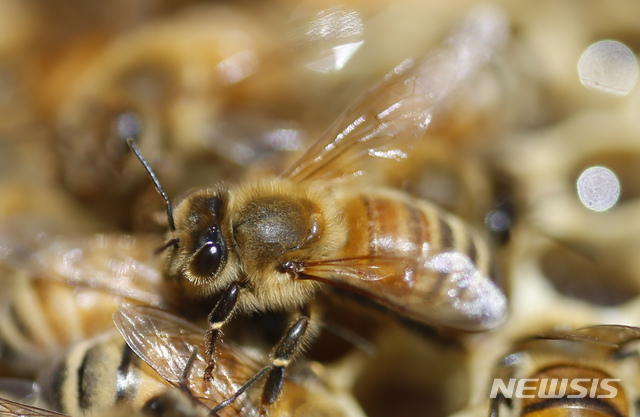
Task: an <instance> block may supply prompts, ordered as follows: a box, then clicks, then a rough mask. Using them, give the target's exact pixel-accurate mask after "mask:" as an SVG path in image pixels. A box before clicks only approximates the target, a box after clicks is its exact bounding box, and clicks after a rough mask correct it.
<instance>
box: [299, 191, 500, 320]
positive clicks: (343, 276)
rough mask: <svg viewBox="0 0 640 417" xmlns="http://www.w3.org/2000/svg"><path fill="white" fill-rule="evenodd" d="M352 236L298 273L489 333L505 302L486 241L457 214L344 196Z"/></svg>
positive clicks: (402, 310) (395, 198)
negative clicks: (327, 256) (493, 278)
mask: <svg viewBox="0 0 640 417" xmlns="http://www.w3.org/2000/svg"><path fill="white" fill-rule="evenodd" d="M338 198H339V200H340V201H341V202H342V206H343V208H344V216H345V218H346V224H347V225H348V229H349V230H348V239H347V242H346V244H345V246H344V247H343V248H342V250H341V251H340V253H339V254H336V257H335V259H326V260H321V261H318V262H306V263H305V264H304V266H303V267H302V268H300V270H299V274H301V275H303V276H306V277H310V278H311V279H316V280H318V281H322V282H326V283H329V284H332V285H335V286H338V287H342V288H345V289H348V290H351V291H354V292H356V293H360V294H362V295H364V296H365V297H367V298H369V299H372V300H373V301H376V302H378V303H380V304H382V305H385V306H387V307H389V308H390V309H391V310H394V311H396V312H397V313H399V314H401V315H403V316H406V317H409V318H412V319H414V320H417V321H419V322H423V323H426V324H431V325H436V326H440V327H449V328H453V329H457V330H470V331H478V330H486V329H490V328H493V327H496V326H498V325H500V324H502V322H504V320H505V318H506V310H507V301H506V297H505V296H504V294H503V293H502V292H501V290H500V289H499V288H498V287H497V286H496V285H495V284H494V283H493V282H492V281H491V279H490V276H489V267H490V256H489V249H488V247H487V244H486V243H485V242H484V241H483V240H482V239H481V238H480V236H479V235H478V234H477V233H476V232H475V231H473V230H472V229H471V228H470V227H468V226H467V225H466V224H465V223H464V222H463V221H462V220H460V219H458V218H457V217H455V216H453V215H450V214H447V213H444V212H443V211H441V210H440V209H438V208H437V207H436V206H434V205H432V204H430V203H428V202H426V201H423V200H418V199H415V198H411V197H410V196H408V195H406V194H403V193H400V192H394V191H390V190H382V191H377V190H376V191H372V192H352V193H350V194H349V193H345V194H342V195H341V196H338Z"/></svg>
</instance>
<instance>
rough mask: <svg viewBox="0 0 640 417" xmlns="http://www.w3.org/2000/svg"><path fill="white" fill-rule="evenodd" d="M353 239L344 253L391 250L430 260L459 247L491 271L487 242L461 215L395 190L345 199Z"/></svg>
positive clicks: (394, 253) (392, 253)
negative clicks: (447, 211)
mask: <svg viewBox="0 0 640 417" xmlns="http://www.w3.org/2000/svg"><path fill="white" fill-rule="evenodd" d="M345 206H346V209H345V213H346V217H347V221H348V226H349V240H348V242H347V245H346V246H345V248H344V249H343V256H344V257H372V256H380V255H389V256H394V257H406V258H408V259H425V260H426V259H428V258H429V257H430V256H433V255H434V254H438V253H442V252H446V251H455V252H458V253H461V254H464V255H465V256H467V257H468V258H469V259H470V260H471V261H472V262H473V264H474V265H475V266H476V268H477V269H478V270H480V271H481V272H483V273H485V274H486V273H487V272H488V270H489V264H490V259H489V258H490V257H489V250H488V247H487V245H486V243H485V242H484V241H483V240H482V239H481V238H480V236H479V235H478V233H477V232H476V231H474V230H473V229H472V228H471V227H469V226H467V225H466V224H465V223H464V221H462V220H461V219H459V218H457V217H455V216H453V215H450V214H447V213H445V212H443V211H442V210H440V209H439V208H438V207H437V206H435V205H433V204H430V203H428V202H426V201H424V200H417V199H414V198H411V197H409V196H406V195H404V194H402V193H397V192H393V191H387V192H375V193H360V194H357V195H352V196H350V197H349V198H347V199H346V201H345Z"/></svg>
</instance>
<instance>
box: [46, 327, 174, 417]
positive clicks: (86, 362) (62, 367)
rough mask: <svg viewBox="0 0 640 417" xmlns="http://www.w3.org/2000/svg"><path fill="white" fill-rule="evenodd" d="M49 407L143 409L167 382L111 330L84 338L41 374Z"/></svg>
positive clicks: (66, 410)
mask: <svg viewBox="0 0 640 417" xmlns="http://www.w3.org/2000/svg"><path fill="white" fill-rule="evenodd" d="M39 383H40V388H41V390H42V394H43V400H44V401H45V402H46V405H47V407H50V408H52V409H56V410H58V411H61V412H64V413H67V414H69V415H73V416H79V415H84V414H87V413H93V412H95V411H99V410H109V409H112V408H113V407H114V406H115V405H118V404H127V405H130V406H131V407H132V408H133V409H140V408H142V407H143V406H144V404H145V403H146V402H147V401H148V400H149V399H151V398H153V397H155V396H157V395H159V394H161V393H163V392H165V391H166V390H167V383H166V381H164V380H163V379H162V378H161V377H160V376H159V375H158V374H157V373H156V372H155V371H154V370H153V369H151V368H150V367H149V366H148V365H147V364H146V363H145V362H143V361H142V360H141V359H140V358H139V357H138V356H137V355H136V354H135V353H134V352H133V351H132V350H131V349H130V348H129V346H128V345H127V344H126V343H125V341H124V340H123V339H122V337H121V336H120V334H119V333H117V332H111V333H108V334H104V335H102V336H100V337H97V338H94V339H91V340H87V341H83V342H80V343H78V344H76V345H74V346H73V347H72V349H70V350H69V351H68V353H67V354H66V355H65V356H64V357H63V358H62V359H61V360H59V361H58V362H57V363H55V364H54V365H53V366H52V367H51V368H50V369H48V370H47V372H46V373H45V374H44V375H42V376H41V378H40V381H39Z"/></svg>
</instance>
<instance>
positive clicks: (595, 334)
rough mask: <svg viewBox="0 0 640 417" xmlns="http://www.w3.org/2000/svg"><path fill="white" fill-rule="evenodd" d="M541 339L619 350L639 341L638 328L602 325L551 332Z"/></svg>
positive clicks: (639, 332)
mask: <svg viewBox="0 0 640 417" xmlns="http://www.w3.org/2000/svg"><path fill="white" fill-rule="evenodd" d="M539 338H541V339H561V340H573V341H577V342H585V343H592V344H596V345H601V346H605V347H611V348H619V347H620V346H621V345H623V344H625V343H626V342H629V341H632V340H638V339H640V328H637V327H631V326H622V325H617V324H615V325H614V324H602V325H597V326H589V327H583V328H580V329H575V330H567V331H561V332H552V333H548V334H545V335H542V336H540V337H539Z"/></svg>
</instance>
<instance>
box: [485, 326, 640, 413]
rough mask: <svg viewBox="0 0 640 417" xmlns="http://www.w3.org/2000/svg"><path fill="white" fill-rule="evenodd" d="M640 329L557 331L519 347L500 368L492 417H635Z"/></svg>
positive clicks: (621, 327) (603, 328) (592, 328)
mask: <svg viewBox="0 0 640 417" xmlns="http://www.w3.org/2000/svg"><path fill="white" fill-rule="evenodd" d="M639 340H640V329H639V328H636V327H627V326H619V325H601V326H593V327H586V328H582V329H578V330H574V331H565V332H556V333H551V334H547V335H544V336H540V337H537V338H535V339H530V340H527V341H525V342H523V343H521V344H520V345H519V346H518V348H517V350H516V352H514V353H511V354H509V355H507V356H506V357H505V358H504V359H503V360H502V361H501V363H500V364H499V366H498V370H497V373H496V378H495V379H494V381H493V386H492V389H491V394H490V397H491V398H492V400H491V411H490V416H491V417H498V416H499V415H500V414H502V413H504V411H505V410H504V407H503V404H506V406H507V407H508V408H509V412H508V415H513V416H516V415H517V416H525V415H528V416H531V417H538V416H545V415H585V416H589V415H600V416H608V417H628V416H634V415H636V413H637V410H636V404H637V403H636V396H637V394H636V391H637V386H638V385H637V384H638V382H639V381H638V377H637V375H638V371H639V370H640V368H639V367H638V365H640V364H639V363H638V355H637V342H638V341H639Z"/></svg>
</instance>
